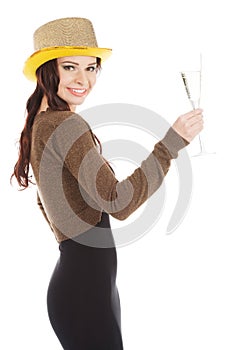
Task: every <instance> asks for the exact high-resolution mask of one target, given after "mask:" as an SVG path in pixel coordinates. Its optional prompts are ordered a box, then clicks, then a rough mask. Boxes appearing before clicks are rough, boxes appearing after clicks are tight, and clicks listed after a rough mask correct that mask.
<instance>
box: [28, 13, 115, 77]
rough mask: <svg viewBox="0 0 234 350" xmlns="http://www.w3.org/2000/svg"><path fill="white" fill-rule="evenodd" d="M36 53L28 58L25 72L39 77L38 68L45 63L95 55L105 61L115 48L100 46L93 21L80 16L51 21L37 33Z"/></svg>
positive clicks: (29, 75)
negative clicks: (64, 58)
mask: <svg viewBox="0 0 234 350" xmlns="http://www.w3.org/2000/svg"><path fill="white" fill-rule="evenodd" d="M33 39H34V50H35V52H34V53H33V54H32V55H31V56H30V57H29V58H28V59H27V61H26V62H25V65H24V69H23V72H24V74H25V76H26V77H27V78H28V79H30V80H36V75H35V73H36V70H37V68H39V67H40V66H41V65H42V64H43V63H45V62H47V61H50V60H52V59H55V58H58V57H65V56H93V57H100V58H101V60H102V61H104V60H105V59H107V58H108V57H109V56H110V55H111V51H112V50H111V49H106V48H99V47H98V44H97V40H96V36H95V32H94V29H93V25H92V23H91V22H90V20H88V19H86V18H79V17H68V18H60V19H57V20H54V21H51V22H48V23H46V24H44V25H42V26H41V27H39V28H38V29H37V30H36V31H35V32H34V36H33Z"/></svg>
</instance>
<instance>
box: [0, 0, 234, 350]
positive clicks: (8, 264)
mask: <svg viewBox="0 0 234 350" xmlns="http://www.w3.org/2000/svg"><path fill="white" fill-rule="evenodd" d="M231 5H232V2H231V1H227V0H223V1H222V2H221V1H208V0H196V1H195V0H193V1H191V0H189V1H183V0H179V1H173V0H159V1H150V0H145V1H142V2H137V1H126V0H124V1H123V0H122V1H116V2H112V1H107V0H99V1H77V0H76V1H74V0H70V1H66V2H53V1H50V2H49V1H40V2H32V1H26V0H22V1H19V2H16V1H13V2H6V3H5V4H4V9H2V10H1V21H0V23H1V56H0V57H1V85H0V88H1V116H0V118H1V137H0V143H1V147H0V152H1V173H0V176H1V178H0V191H1V192H0V193H1V198H2V202H1V227H2V229H1V245H0V247H1V248H0V249H1V251H0V266H1V289H0V293H1V298H0V303H1V305H0V310H1V312H0V315H1V316H0V322H1V338H0V348H1V349H4V350H8V349H24V350H27V349H30V350H31V349H34V350H39V349H40V350H41V349H50V350H59V349H61V347H60V345H59V343H58V340H57V338H56V336H55V335H54V333H53V330H52V328H51V326H50V323H49V321H48V317H47V310H46V291H47V286H48V282H49V279H50V276H51V273H52V271H53V268H54V265H55V263H56V260H57V258H58V246H57V243H56V241H55V239H54V237H53V235H52V233H51V232H50V230H49V228H48V226H47V224H46V222H44V220H43V218H42V216H41V213H40V212H39V210H38V208H37V207H36V203H35V190H34V189H28V190H26V191H24V192H21V193H20V192H18V191H17V190H16V188H15V187H11V186H10V184H9V177H10V174H11V172H12V168H13V165H14V164H15V161H16V156H17V148H16V145H15V142H16V140H17V139H18V136H19V132H20V131H21V129H22V127H23V123H24V110H25V103H26V100H27V98H28V97H29V95H30V94H31V93H32V91H33V89H34V84H33V83H31V82H28V81H27V80H26V79H25V77H24V76H23V74H22V67H23V63H24V61H25V60H26V58H27V57H28V56H29V55H30V54H31V53H32V51H33V46H32V34H33V32H34V30H35V29H36V28H37V27H38V26H40V25H42V24H44V23H45V22H47V21H49V20H53V19H56V18H59V17H67V16H78V17H87V18H89V19H91V20H92V22H93V24H94V27H95V31H96V35H97V38H98V42H99V46H101V47H111V48H113V55H112V57H111V58H110V59H109V61H108V62H106V64H105V65H103V71H102V73H101V76H100V77H99V81H98V84H97V86H96V88H95V91H94V92H93V93H92V95H90V97H88V99H87V101H86V102H85V104H84V105H83V106H82V108H84V109H85V108H88V107H90V106H94V105H98V104H103V103H111V102H121V103H133V104H137V105H140V106H143V107H147V108H150V109H152V110H154V111H155V112H157V113H158V114H160V115H162V116H163V117H164V118H165V119H167V120H168V121H169V122H170V123H172V122H173V121H174V120H175V118H176V117H177V116H178V115H180V114H182V113H185V112H187V111H188V110H190V105H189V103H188V101H187V100H186V96H185V92H184V89H183V86H182V82H181V80H180V76H179V73H178V72H179V71H180V70H181V69H183V68H190V66H192V65H193V67H194V65H196V64H197V60H196V59H195V57H198V55H199V53H200V52H202V54H203V77H204V79H203V98H202V107H203V108H204V117H205V122H206V123H205V130H204V132H203V138H204V141H205V144H206V147H207V149H208V150H209V151H216V154H215V155H209V156H207V157H203V158H191V162H192V167H193V197H192V202H191V204H190V207H189V210H188V212H187V215H186V217H185V219H184V221H183V222H182V224H181V225H180V226H179V227H178V229H177V230H176V231H175V232H174V233H173V234H172V235H169V236H168V235H166V234H165V232H166V227H167V224H168V220H169V218H170V215H171V213H172V211H173V208H174V205H175V200H176V194H177V192H178V188H177V187H178V182H177V172H176V170H175V168H174V166H173V165H172V168H171V170H170V173H169V174H168V176H167V179H166V182H165V183H166V189H167V199H166V204H165V208H164V211H163V214H162V216H161V218H160V220H159V222H158V223H157V225H156V226H155V227H153V228H152V230H151V231H150V232H149V233H148V234H147V235H145V236H144V237H143V238H141V239H140V240H138V241H137V242H135V243H134V244H130V245H127V246H125V247H123V248H120V249H118V287H119V293H120V298H121V306H122V328H123V339H124V344H125V349H126V350H133V349H134V350H141V349H160V350H172V349H180V350H188V349H189V350H193V349H194V350H195V349H196V350H197V349H199V350H207V349H220V350H223V349H225V350H231V349H232V350H233V348H234V336H233V334H234V333H233V329H234V301H233V295H234V284H233V281H232V280H233V267H234V254H233V244H234V239H233V233H234V230H233V221H232V219H233V212H232V204H231V203H232V199H233V183H232V180H233V175H234V174H233V164H232V163H233V154H232V134H233V123H232V120H233V81H234V75H233V73H234V69H233V62H234V54H233V48H232V46H233V32H234V24H233V15H232V14H233V11H232V9H231ZM193 67H191V68H193ZM110 132H112V131H110ZM134 133H135V131H134V129H133V130H132V131H131V132H130V133H129V135H130V134H131V138H132V137H133V138H134V136H135V141H136V142H139V143H142V142H143V145H144V140H145V142H146V143H147V140H146V139H147V135H145V136H144V137H139V135H138V134H137V133H136V134H134ZM115 137H116V134H115V132H114V131H113V139H114V138H115ZM142 140H143V141H142ZM188 151H189V152H190V154H191V155H192V154H193V153H194V152H195V153H196V152H198V140H194V142H193V144H192V145H191V146H189V147H188ZM125 166H126V164H125ZM120 169H121V164H120ZM125 171H126V169H123V172H122V175H124V172H125ZM130 171H131V166H130V165H129V172H128V171H126V174H129V173H130ZM118 172H119V173H120V176H121V170H118ZM113 224H116V223H113Z"/></svg>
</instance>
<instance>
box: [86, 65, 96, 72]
mask: <svg viewBox="0 0 234 350" xmlns="http://www.w3.org/2000/svg"><path fill="white" fill-rule="evenodd" d="M87 70H88V71H89V72H97V67H96V66H90V67H88V68H87Z"/></svg>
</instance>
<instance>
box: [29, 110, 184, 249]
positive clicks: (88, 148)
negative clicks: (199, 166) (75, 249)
mask: <svg viewBox="0 0 234 350" xmlns="http://www.w3.org/2000/svg"><path fill="white" fill-rule="evenodd" d="M187 144H188V142H187V141H186V140H184V139H183V138H182V137H181V136H179V135H178V134H177V133H176V132H175V131H174V129H173V128H169V130H168V132H167V133H166V135H165V137H164V138H163V139H162V140H161V141H160V142H158V143H156V144H155V146H154V149H153V151H152V153H150V154H149V156H148V157H147V158H146V159H145V160H143V161H142V163H141V166H140V167H138V168H137V169H136V170H135V171H134V172H133V173H132V174H131V175H130V176H128V177H127V178H126V179H124V180H123V181H118V180H117V179H116V177H115V175H114V173H113V171H112V170H111V168H110V167H109V165H108V163H107V162H106V160H105V159H104V158H103V156H102V155H101V154H100V152H99V150H98V149H97V146H96V143H95V140H94V135H93V133H92V131H91V129H90V126H89V125H88V124H87V122H86V121H85V120H84V119H83V118H82V117H81V116H79V115H78V114H75V113H73V112H70V111H66V112H65V111H62V112H61V111H51V110H47V111H46V112H41V113H40V114H38V115H37V116H36V118H35V121H34V124H33V130H32V144H31V158H30V163H31V166H32V170H33V174H34V177H35V181H36V184H37V189H38V204H39V206H40V208H41V210H42V212H43V215H44V217H45V218H46V220H47V221H48V223H49V225H50V227H51V229H52V231H53V232H54V235H55V238H56V239H57V241H58V242H61V241H64V240H66V239H69V238H72V237H75V236H77V235H79V234H80V233H82V232H85V231H87V230H88V229H89V228H91V227H92V226H95V225H96V224H97V223H98V222H99V221H100V220H101V214H102V211H105V212H107V213H109V214H110V215H112V216H113V217H114V218H117V219H119V220H124V219H126V218H127V217H128V216H129V215H130V214H131V213H133V212H134V211H135V210H136V209H137V208H138V207H139V206H140V205H141V204H143V203H144V202H145V201H146V200H147V198H149V197H150V196H151V195H152V194H153V193H154V192H155V191H156V190H157V189H158V188H159V187H160V185H161V183H162V181H163V178H164V176H165V175H166V173H167V172H168V170H169V167H170V163H171V159H173V158H176V157H177V156H178V151H179V150H180V149H182V148H183V147H185V146H186V145H187Z"/></svg>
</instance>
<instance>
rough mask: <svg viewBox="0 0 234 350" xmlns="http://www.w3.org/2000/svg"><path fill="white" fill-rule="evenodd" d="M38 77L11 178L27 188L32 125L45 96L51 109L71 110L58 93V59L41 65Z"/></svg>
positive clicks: (99, 66) (29, 179)
mask: <svg viewBox="0 0 234 350" xmlns="http://www.w3.org/2000/svg"><path fill="white" fill-rule="evenodd" d="M97 68H98V69H100V68H101V59H100V58H97ZM36 77H37V85H36V88H35V90H34V92H33V94H32V95H31V96H30V97H29V99H28V101H27V103H26V110H27V117H26V121H25V125H24V128H23V130H22V132H21V136H20V139H19V158H18V161H17V162H16V164H15V166H14V172H13V174H12V176H11V179H12V177H14V176H15V178H16V180H17V182H18V184H19V186H20V187H23V189H25V188H27V187H28V186H29V183H32V181H31V178H30V176H29V169H30V153H31V138H32V126H33V122H34V119H35V116H36V115H37V113H38V111H39V109H40V106H41V102H42V98H43V96H45V97H46V98H47V103H48V106H49V108H50V109H52V110H54V111H70V107H69V105H68V103H67V102H66V101H64V100H63V99H61V98H60V97H59V96H58V95H57V91H58V85H59V73H58V68H57V60H56V59H54V60H51V61H48V62H46V63H44V64H43V65H42V66H40V67H39V68H38V69H37V71H36ZM93 136H94V138H95V139H96V141H97V142H98V144H99V146H100V152H101V144H100V142H99V140H98V139H97V137H96V136H95V135H93Z"/></svg>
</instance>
